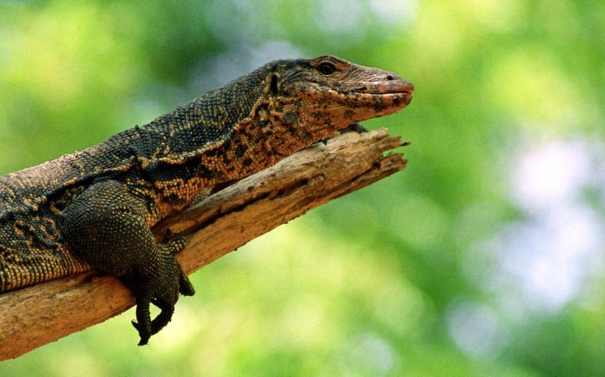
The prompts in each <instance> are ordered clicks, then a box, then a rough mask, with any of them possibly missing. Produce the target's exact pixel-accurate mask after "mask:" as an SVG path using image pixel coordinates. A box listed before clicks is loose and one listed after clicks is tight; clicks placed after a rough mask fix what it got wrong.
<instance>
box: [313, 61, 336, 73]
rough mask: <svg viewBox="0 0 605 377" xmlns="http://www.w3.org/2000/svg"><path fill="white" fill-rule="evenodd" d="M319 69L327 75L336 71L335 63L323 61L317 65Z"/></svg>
mask: <svg viewBox="0 0 605 377" xmlns="http://www.w3.org/2000/svg"><path fill="white" fill-rule="evenodd" d="M317 69H318V70H319V72H321V74H323V75H326V76H329V75H331V74H332V73H334V72H335V71H336V67H335V66H334V64H332V63H328V62H323V63H321V64H320V65H319V66H317Z"/></svg>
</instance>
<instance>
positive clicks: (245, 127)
mask: <svg viewBox="0 0 605 377" xmlns="http://www.w3.org/2000/svg"><path fill="white" fill-rule="evenodd" d="M412 92H413V86H412V85H411V84H410V83H408V82H407V81H405V80H403V79H401V78H400V77H399V76H397V75H395V74H393V73H390V72H386V71H382V70H379V69H375V68H367V67H362V66H358V65H355V64H352V63H349V62H347V61H345V60H342V59H339V58H336V57H333V56H321V57H318V58H315V59H296V60H277V61H273V62H270V63H267V64H266V65H264V66H262V67H260V68H258V69H257V70H255V71H253V72H251V73H249V74H247V75H245V76H243V77H241V78H239V79H237V80H234V81H232V82H231V83H229V84H227V85H225V86H224V87H223V88H220V89H218V90H215V91H211V92H209V93H206V94H204V95H202V96H201V97H199V98H197V99H195V100H193V101H191V102H189V103H187V104H185V105H183V106H181V107H179V108H177V109H176V110H174V111H173V112H171V113H169V114H166V115H163V116H161V117H159V118H157V119H155V120H154V121H152V122H151V123H149V124H147V125H144V126H142V127H135V128H133V129H130V130H126V131H124V132H121V133H119V134H117V135H114V136H112V137H110V138H109V139H107V140H106V141H104V142H102V143H100V144H97V145H95V146H93V147H90V148H88V149H85V150H83V151H80V152H76V153H74V154H70V155H64V156H62V157H60V158H58V159H56V160H52V161H49V162H46V163H44V164H41V165H38V166H35V167H32V168H28V169H24V170H20V171H17V172H14V173H10V174H7V175H5V176H2V177H0V292H6V291H9V290H12V289H16V288H19V287H25V286H28V285H32V284H37V283H40V282H44V281H47V280H51V279H55V278H58V277H61V276H66V275H69V274H73V273H78V272H83V271H86V270H90V269H92V268H96V269H98V270H101V271H104V272H106V273H109V274H112V275H115V276H117V277H119V278H120V279H121V280H122V281H123V282H124V284H125V285H126V286H127V287H128V288H129V289H130V290H131V292H132V293H133V295H134V296H135V298H136V303H137V310H136V317H137V321H138V322H133V324H134V325H135V327H136V328H137V330H138V331H139V336H140V343H139V344H140V345H143V344H147V342H148V340H149V338H150V337H151V335H153V334H155V333H157V332H158V331H159V330H161V329H162V328H163V327H164V326H165V325H166V324H167V323H168V322H169V321H170V319H171V317H172V314H173V312H174V305H175V304H176V302H177V300H178V297H179V294H183V295H193V294H194V289H193V286H192V285H191V283H190V282H189V279H188V278H187V276H186V275H185V274H184V273H183V270H182V269H181V267H180V265H179V264H178V262H177V261H176V259H175V258H174V253H176V252H178V251H180V250H182V249H183V248H184V247H185V245H186V242H185V238H184V237H182V236H179V235H177V236H175V237H173V238H172V239H171V240H169V241H168V242H166V243H163V244H157V243H156V242H155V240H154V238H153V236H152V233H151V230H150V228H151V227H152V226H153V225H155V224H157V223H158V222H159V221H161V220H162V219H164V218H166V217H168V216H170V215H172V214H174V213H177V212H179V211H181V210H183V209H184V208H186V207H187V206H189V205H190V204H191V203H192V201H194V200H195V198H196V196H197V195H198V194H199V193H200V192H201V191H202V190H208V189H209V188H211V187H213V186H215V185H220V184H224V183H227V182H231V181H235V180H238V179H241V178H243V177H246V176H248V175H251V174H253V173H255V172H258V171H260V170H262V169H265V168H267V167H269V166H271V165H274V164H275V163H277V162H278V161H280V160H281V159H283V158H284V157H286V156H289V155H291V154H292V153H294V152H296V151H299V150H301V149H303V148H306V147H309V146H310V145H312V144H313V143H316V142H318V141H321V140H325V139H328V138H330V137H332V136H334V134H335V133H336V132H337V131H339V130H343V129H345V128H347V127H348V126H349V125H351V124H354V123H356V122H360V121H363V120H366V119H370V118H375V117H379V116H383V115H388V114H392V113H394V112H396V111H398V110H400V109H402V108H403V107H405V106H406V105H407V104H408V103H409V102H410V101H411V98H412ZM150 304H154V305H156V306H157V307H159V308H160V309H161V312H160V314H159V315H158V316H157V317H156V318H154V319H153V320H151V317H150V314H149V308H150Z"/></svg>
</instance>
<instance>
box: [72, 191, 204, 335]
mask: <svg viewBox="0 0 605 377" xmlns="http://www.w3.org/2000/svg"><path fill="white" fill-rule="evenodd" d="M63 235H64V237H65V240H66V243H67V246H68V248H69V250H70V251H71V252H72V253H73V254H74V255H75V256H76V257H77V258H80V259H82V260H83V261H85V262H87V263H89V264H90V265H91V266H93V267H95V268H97V269H99V270H100V271H103V272H106V273H108V274H111V275H115V276H117V277H119V278H120V279H121V280H122V282H123V283H124V284H125V285H126V286H127V287H128V288H129V289H130V291H131V292H132V293H133V295H134V296H135V298H136V303H137V310H136V316H137V321H138V323H137V322H133V325H134V327H135V328H136V329H137V330H138V332H139V336H140V339H141V340H140V342H139V345H144V344H147V342H148V340H149V338H150V337H151V335H153V334H155V333H157V332H158V331H160V330H161V329H162V328H163V327H164V326H166V325H167V324H168V322H169V321H170V320H171V318H172V314H173V313H174V305H175V304H176V302H177V300H178V297H179V292H180V293H181V294H183V295H186V296H190V295H193V294H194V292H195V291H194V289H193V286H192V285H191V283H190V281H189V278H188V277H187V275H185V273H184V272H183V270H182V268H181V266H180V265H179V263H178V262H177V260H176V259H175V258H174V253H176V252H178V251H180V250H182V249H183V248H184V247H185V245H186V240H185V238H184V237H182V236H176V237H174V238H172V239H171V240H169V241H168V242H166V243H163V244H157V243H156V242H155V239H154V238H153V234H152V233H151V230H150V229H149V226H148V225H147V223H146V222H145V205H144V203H143V202H142V200H141V199H139V198H136V197H134V196H133V195H132V194H130V193H129V192H128V190H127V187H126V185H125V184H123V183H121V182H118V181H115V180H101V181H96V182H94V183H93V184H92V185H91V186H90V187H89V188H87V189H86V190H85V191H84V192H83V193H82V194H80V195H79V196H78V197H77V198H76V199H75V200H74V201H73V202H72V203H71V204H70V205H69V206H68V207H67V209H66V211H65V221H64V226H63ZM150 304H154V305H155V306H157V307H158V308H160V310H161V312H160V314H158V315H157V317H156V318H155V319H154V320H153V321H152V320H151V316H150V312H149V308H150Z"/></svg>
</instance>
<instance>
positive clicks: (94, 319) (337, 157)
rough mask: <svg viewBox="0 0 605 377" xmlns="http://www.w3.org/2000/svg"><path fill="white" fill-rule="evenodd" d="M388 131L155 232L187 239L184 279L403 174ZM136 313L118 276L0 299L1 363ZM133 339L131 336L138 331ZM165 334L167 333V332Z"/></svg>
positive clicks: (87, 277) (349, 137) (259, 181)
mask: <svg viewBox="0 0 605 377" xmlns="http://www.w3.org/2000/svg"><path fill="white" fill-rule="evenodd" d="M401 145H405V143H402V142H401V140H400V138H399V137H397V136H389V135H388V134H387V132H386V130H385V129H380V130H376V131H372V132H369V133H364V134H357V133H355V132H349V133H345V134H343V135H340V136H338V137H335V138H334V139H330V140H329V141H328V142H327V144H325V145H324V144H322V143H318V144H316V145H314V146H312V147H311V148H308V149H306V150H303V151H301V152H298V153H296V154H294V155H292V156H290V157H288V158H286V159H284V160H283V161H282V162H280V163H279V164H277V165H275V166H273V167H271V168H269V169H266V170H263V171H262V172H260V173H257V174H255V175H253V176H251V177H248V178H246V179H243V180H241V181H239V182H237V183H235V184H233V185H231V186H229V187H227V188H226V189H224V190H222V191H220V192H218V193H216V194H214V195H212V196H210V197H208V198H206V199H205V200H204V201H202V202H201V203H200V204H199V205H198V206H196V207H194V208H193V209H191V210H189V211H185V212H183V213H180V214H178V215H176V216H173V217H171V218H170V219H167V221H165V222H163V223H161V224H159V225H158V226H156V227H155V228H154V229H153V231H154V234H156V236H157V238H158V239H162V238H164V237H165V236H166V235H167V234H169V233H170V232H173V233H181V234H184V235H186V236H187V237H188V239H189V244H188V246H187V247H186V248H185V250H183V251H182V252H180V253H179V254H178V255H177V259H178V261H179V262H180V263H181V265H182V266H183V269H184V270H185V272H186V273H187V274H191V273H193V272H195V271H196V270H198V269H200V268H201V267H203V266H205V265H206V264H208V263H210V262H212V261H214V260H216V259H218V258H220V257H222V256H223V255H225V254H227V253H229V252H230V251H232V250H235V249H237V248H238V247H240V246H242V245H244V244H246V243H247V242H249V241H250V240H252V239H254V238H256V237H258V236H260V235H262V234H264V233H266V232H268V231H270V230H271V229H273V228H276V227H277V226H279V225H281V224H283V223H286V222H288V221H289V220H292V219H294V218H295V217H298V216H300V215H302V214H304V213H305V212H307V211H308V210H310V209H312V208H315V207H317V206H319V205H321V204H324V203H326V202H328V201H330V200H332V199H335V198H338V197H340V196H342V195H346V194H348V193H350V192H353V191H355V190H358V189H360V188H362V187H365V186H367V185H369V184H371V183H373V182H375V181H378V180H380V179H382V178H384V177H386V176H389V175H391V174H393V173H395V172H397V171H400V170H402V169H403V168H405V164H406V160H404V159H402V155H401V154H398V153H397V154H388V155H386V156H384V152H385V151H389V150H391V149H394V148H396V147H399V146H401ZM133 305H134V298H133V296H132V295H131V294H130V292H129V291H128V290H127V289H126V288H125V287H124V286H123V285H122V284H121V282H120V281H119V280H118V279H117V278H115V277H113V276H108V275H105V276H99V275H98V273H97V272H95V271H90V272H86V273H82V274H78V275H73V276H69V277H66V278H62V279H57V280H54V281H50V282H47V283H44V284H39V285H35V286H32V287H27V288H24V289H20V290H16V291H12V292H7V293H5V294H2V295H0V307H1V308H2V316H1V318H0V361H1V360H6V359H10V358H15V357H17V356H20V355H22V354H24V353H26V352H28V351H30V350H33V349H35V348H37V347H40V346H42V345H44V344H46V343H49V342H52V341H55V340H57V339H60V338H62V337H64V336H66V335H69V334H71V333H74V332H76V331H80V330H83V329H85V328H87V327H89V326H92V325H95V324H97V323H101V322H103V321H105V320H107V319H109V318H111V317H114V316H116V315H118V314H120V313H122V312H124V311H125V310H127V309H129V308H130V307H132V306H133ZM133 331H134V330H133ZM164 331H170V329H169V328H168V329H167V330H164Z"/></svg>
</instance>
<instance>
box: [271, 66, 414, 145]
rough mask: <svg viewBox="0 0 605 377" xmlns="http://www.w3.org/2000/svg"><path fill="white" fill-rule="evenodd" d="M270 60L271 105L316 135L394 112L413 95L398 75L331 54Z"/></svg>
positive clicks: (309, 134)
mask: <svg viewBox="0 0 605 377" xmlns="http://www.w3.org/2000/svg"><path fill="white" fill-rule="evenodd" d="M273 63H274V66H273V69H272V72H271V74H270V75H269V83H268V86H269V88H268V91H269V95H270V96H271V97H272V101H271V102H272V106H271V107H272V108H274V109H276V110H277V113H278V114H282V119H281V121H284V122H288V121H290V123H295V124H296V125H297V126H298V127H299V128H301V131H302V132H304V133H306V134H307V136H308V137H310V138H312V139H314V140H321V139H322V138H326V137H329V136H330V134H331V133H333V132H334V131H336V130H342V129H344V128H346V127H348V126H349V125H351V124H354V123H357V122H361V121H364V120H367V119H371V118H376V117H380V116H384V115H388V114H392V113H395V112H397V111H399V110H401V109H403V108H404V107H405V106H407V105H408V104H409V103H410V101H411V100H412V92H413V91H414V86H413V85H412V84H411V83H409V82H407V81H405V80H404V79H402V78H401V77H399V76H397V75H396V74H394V73H391V72H387V71H383V70H381V69H377V68H369V67H363V66H360V65H356V64H353V63H350V62H348V61H346V60H343V59H340V58H337V57H334V56H329V55H326V56H320V57H318V58H315V59H296V60H280V61H276V62H273Z"/></svg>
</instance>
